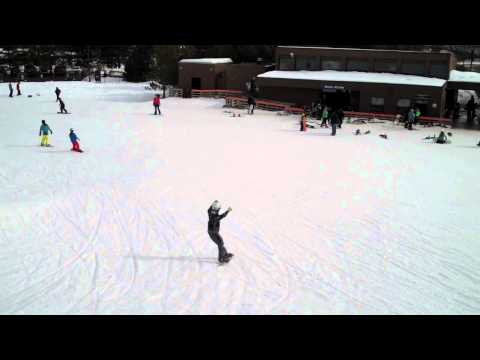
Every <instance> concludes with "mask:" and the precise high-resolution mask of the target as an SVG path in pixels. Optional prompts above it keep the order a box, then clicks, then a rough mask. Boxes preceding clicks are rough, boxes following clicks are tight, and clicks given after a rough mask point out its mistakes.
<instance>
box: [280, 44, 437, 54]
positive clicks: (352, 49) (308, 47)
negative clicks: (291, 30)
mask: <svg viewBox="0 0 480 360" xmlns="http://www.w3.org/2000/svg"><path fill="white" fill-rule="evenodd" d="M278 47H279V48H288V49H318V50H350V51H378V52H401V53H416V54H418V53H420V54H425V53H427V54H428V53H430V52H428V51H421V50H396V49H359V48H334V47H326V46H278ZM443 53H445V52H443Z"/></svg>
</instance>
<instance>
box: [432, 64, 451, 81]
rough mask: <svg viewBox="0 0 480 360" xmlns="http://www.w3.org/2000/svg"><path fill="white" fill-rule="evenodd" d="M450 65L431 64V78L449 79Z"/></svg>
mask: <svg viewBox="0 0 480 360" xmlns="http://www.w3.org/2000/svg"><path fill="white" fill-rule="evenodd" d="M448 75H449V74H448V65H447V64H445V63H430V76H433V77H437V78H444V79H447V78H448Z"/></svg>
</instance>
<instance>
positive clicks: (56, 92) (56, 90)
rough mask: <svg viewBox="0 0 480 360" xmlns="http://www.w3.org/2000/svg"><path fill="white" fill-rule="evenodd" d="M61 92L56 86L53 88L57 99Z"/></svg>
mask: <svg viewBox="0 0 480 360" xmlns="http://www.w3.org/2000/svg"><path fill="white" fill-rule="evenodd" d="M61 92H62V90H60V89H59V88H58V87H57V88H56V89H55V95H57V100H56V101H58V100H60V93H61Z"/></svg>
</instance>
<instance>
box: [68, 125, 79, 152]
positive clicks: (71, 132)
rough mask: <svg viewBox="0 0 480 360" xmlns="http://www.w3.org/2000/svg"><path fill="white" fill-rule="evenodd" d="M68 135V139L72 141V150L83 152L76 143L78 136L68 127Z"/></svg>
mask: <svg viewBox="0 0 480 360" xmlns="http://www.w3.org/2000/svg"><path fill="white" fill-rule="evenodd" d="M68 136H69V137H70V141H71V142H72V149H71V150H72V151H77V152H83V151H82V150H81V149H80V144H79V143H78V140H80V139H79V137H78V136H77V134H75V132H74V131H73V129H70V134H68Z"/></svg>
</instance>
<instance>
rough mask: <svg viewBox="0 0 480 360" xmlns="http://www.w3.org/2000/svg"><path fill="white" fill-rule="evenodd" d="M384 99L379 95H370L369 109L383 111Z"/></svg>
mask: <svg viewBox="0 0 480 360" xmlns="http://www.w3.org/2000/svg"><path fill="white" fill-rule="evenodd" d="M384 110H385V99H384V98H380V97H372V99H371V100H370V111H372V112H384Z"/></svg>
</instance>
